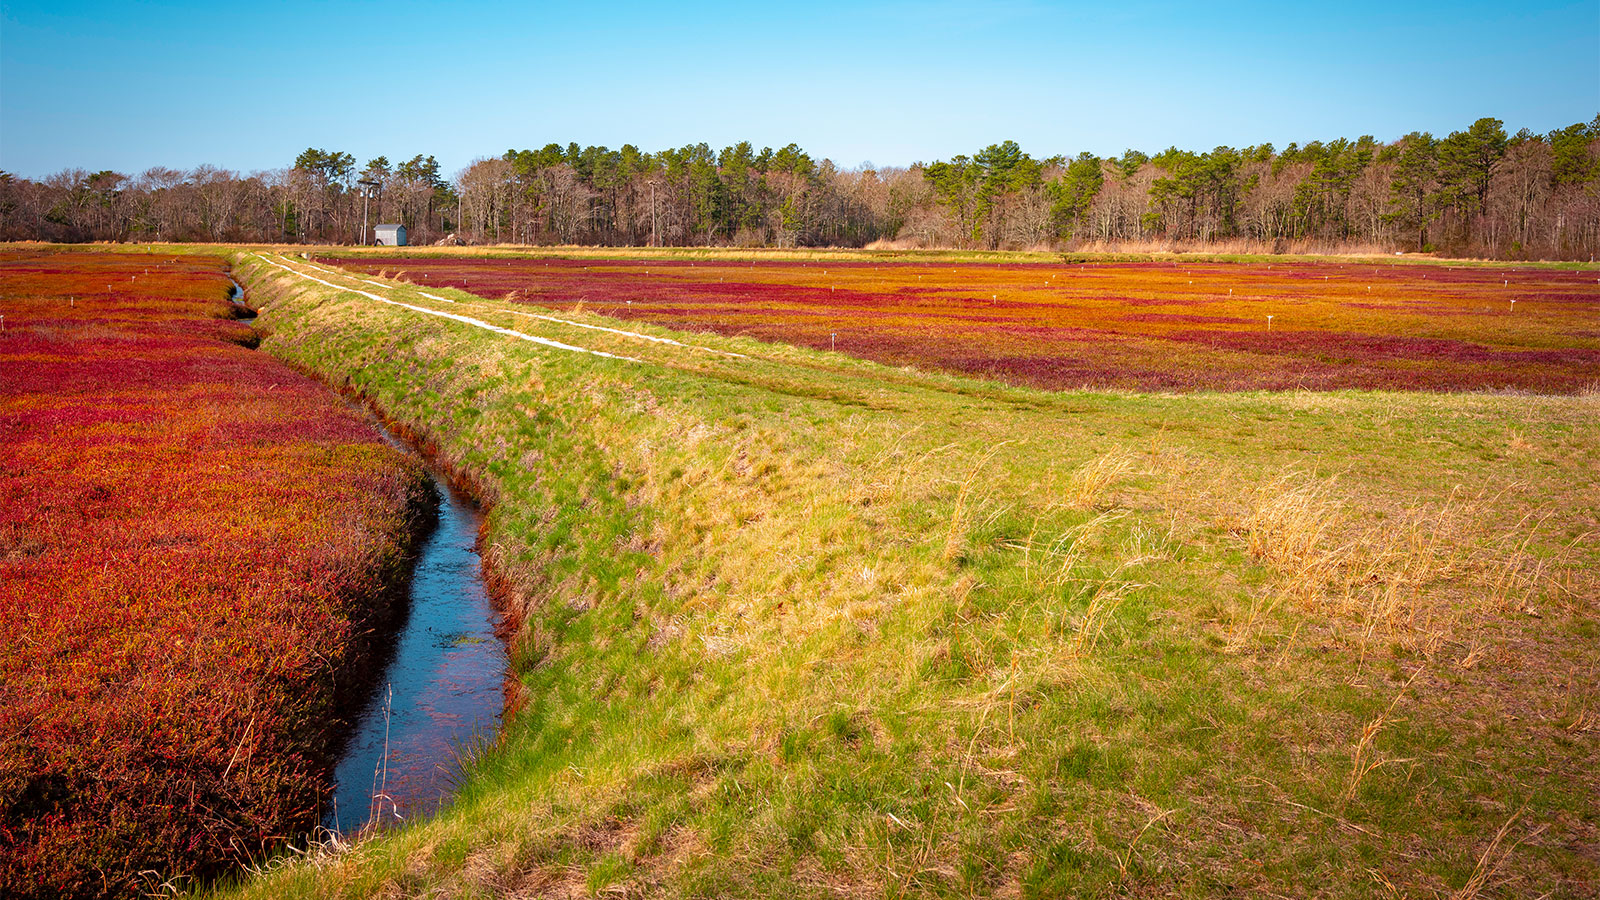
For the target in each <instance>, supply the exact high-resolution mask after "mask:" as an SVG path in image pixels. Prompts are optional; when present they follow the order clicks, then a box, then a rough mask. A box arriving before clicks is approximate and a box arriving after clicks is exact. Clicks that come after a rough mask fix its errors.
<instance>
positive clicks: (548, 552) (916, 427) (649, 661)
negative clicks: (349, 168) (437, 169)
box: [213, 255, 1600, 897]
mask: <svg viewBox="0 0 1600 900" xmlns="http://www.w3.org/2000/svg"><path fill="white" fill-rule="evenodd" d="M236 268H237V270H238V277H239V278H240V280H241V281H243V282H244V283H245V284H246V287H247V289H248V291H249V296H250V298H251V300H252V302H253V303H255V304H257V305H264V306H265V310H264V312H263V315H262V317H261V319H260V320H259V322H258V325H259V326H261V327H262V328H263V330H264V331H265V332H266V333H267V335H268V336H267V338H266V339H265V340H264V342H263V344H262V346H263V349H265V350H268V351H270V352H272V353H274V354H276V355H279V356H281V357H283V358H284V359H287V360H289V361H290V362H292V363H293V364H295V365H297V366H299V367H302V368H304V369H306V370H309V371H312V372H315V373H317V374H319V375H320V376H321V377H323V378H325V379H326V380H328V381H329V382H331V383H333V384H335V385H339V386H342V387H346V388H348V389H349V390H351V391H353V392H355V393H357V394H359V395H361V396H362V397H365V398H366V399H367V400H368V401H369V402H371V403H372V404H373V405H375V406H376V407H377V408H378V409H380V410H382V411H383V413H384V414H385V415H386V416H388V417H389V418H391V419H393V420H394V421H396V422H397V423H399V424H400V425H402V426H404V427H405V428H406V429H408V430H409V431H411V432H413V433H415V434H418V435H421V436H423V437H424V438H425V439H426V440H427V441H428V442H429V443H430V444H431V445H432V446H433V447H434V448H435V449H436V452H437V454H438V456H439V458H440V459H441V460H442V461H443V462H444V463H445V464H446V465H447V466H448V467H449V468H451V469H452V470H454V471H455V472H456V473H457V474H458V475H459V476H460V477H461V478H462V479H463V480H464V481H465V482H467V483H468V484H470V485H472V486H473V488H474V490H475V491H476V492H477V493H478V494H479V495H480V496H481V497H483V498H484V499H485V500H487V501H489V502H490V503H491V504H492V508H491V509H490V511H489V513H488V526H487V528H488V530H487V534H486V538H485V545H486V556H487V558H488V559H489V560H490V561H491V562H492V563H493V564H494V566H495V568H496V571H497V573H498V575H499V577H501V578H503V579H504V583H505V592H504V594H505V596H504V599H505V602H506V605H507V608H508V610H509V611H510V612H512V613H513V614H514V615H515V616H516V617H518V619H519V620H520V622H521V627H520V629H519V630H518V633H517V634H516V636H515V638H514V641H513V648H512V650H513V664H514V667H515V675H516V680H517V682H518V685H519V688H518V691H519V697H518V702H519V704H520V708H519V710H518V711H517V712H516V714H515V715H514V716H513V717H512V718H511V720H510V722H509V724H508V725H507V727H506V729H505V731H504V734H503V735H502V738H501V740H500V741H499V743H498V744H497V745H495V746H494V747H492V748H488V749H485V750H483V751H481V752H479V753H478V754H476V755H475V756H474V757H473V758H472V760H471V762H470V764H469V767H468V771H467V773H466V775H465V777H464V780H463V785H462V789H461V792H460V794H459V796H458V797H457V798H456V800H455V802H454V803H453V804H452V805H450V806H449V807H447V808H446V809H444V810H442V811H441V812H440V813H439V814H438V815H437V816H436V817H434V818H433V819H431V820H428V821H423V822H414V823H411V824H410V825H408V826H406V827H405V828H403V829H400V830H398V831H395V832H391V833H386V834H381V835H377V836H373V837H371V838H369V839H367V840H364V841H361V842H359V843H357V844H356V845H355V846H353V847H348V848H323V849H322V850H319V851H314V852H312V853H310V854H309V855H306V856H296V857H292V858H288V859H286V860H284V861H280V862H277V863H273V864H271V865H269V866H267V867H266V868H265V870H264V871H263V872H262V873H260V874H258V875H257V876H255V877H252V878H250V879H247V880H245V881H243V882H242V883H240V884H238V885H232V886H219V887H216V888H214V889H213V890H214V891H216V892H217V893H219V894H222V895H227V896H246V897H297V896H306V897H310V896H318V897H321V896H341V897H366V896H374V895H377V896H415V895H432V896H453V897H475V896H503V895H506V894H514V893H519V892H520V893H521V894H526V895H529V896H537V895H558V896H559V895H568V894H572V895H598V894H604V893H609V892H625V893H632V894H649V895H662V896H672V897H680V896H681V897H701V896H706V897H710V896H782V897H792V896H821V895H830V896H831V895H838V894H849V895H870V896H886V897H899V896H975V895H976V896H1016V895H1020V896H1148V895H1177V896H1218V895H1226V896H1262V895H1271V894H1279V895H1289V896H1318V897H1370V896H1383V895H1384V894H1385V892H1386V891H1388V890H1389V886H1393V888H1394V889H1395V890H1396V891H1397V892H1398V893H1399V894H1402V895H1406V896H1413V895H1414V896H1430V895H1438V896H1445V895H1449V894H1451V893H1452V892H1458V891H1465V892H1466V894H1464V896H1471V895H1473V894H1477V895H1480V896H1525V895H1541V894H1548V895H1550V896H1553V897H1580V896H1586V895H1590V893H1591V892H1592V890H1593V886H1594V884H1595V883H1596V881H1597V880H1600V864H1597V862H1596V860H1595V858H1594V856H1593V854H1592V853H1587V854H1586V853H1585V852H1584V851H1582V850H1581V849H1579V848H1582V847H1586V846H1587V847H1593V846H1595V844H1596V840H1597V825H1600V811H1597V809H1596V805H1595V802H1594V797H1595V796H1597V795H1600V776H1597V775H1596V772H1600V732H1597V730H1596V727H1597V726H1596V724H1595V716H1596V715H1597V714H1600V690H1597V688H1596V678H1595V672H1596V671H1597V669H1596V666H1597V663H1600V649H1597V641H1596V622H1597V621H1600V616H1597V615H1596V609H1595V599H1594V598H1595V597H1596V596H1597V595H1600V579H1597V578H1596V573H1597V571H1600V566H1597V564H1600V548H1597V544H1596V540H1595V534H1594V532H1595V529H1596V527H1597V523H1596V510H1597V509H1600V476H1597V473H1600V434H1597V429H1596V426H1595V424H1594V423H1595V421H1596V420H1597V417H1600V400H1597V398H1596V397H1594V396H1580V397H1564V398H1558V397H1538V396H1512V395H1409V394H1365V393H1336V394H1306V393H1295V394H1238V395H1217V394H1192V395H1182V396H1166V395H1149V394H1131V393H1087V392H1067V393H1046V392H1040V391H1033V390H1025V389H1018V388H1011V387H1007V386H1004V385H999V384H995V383H989V382H982V381H976V380H971V379H964V378H959V377H954V376H945V375H930V374H926V373H921V372H917V371H913V370H908V369H889V368H885V367H883V366H879V365H874V364H870V363H865V362H861V361H858V360H854V359H851V358H849V357H846V356H842V355H834V354H828V353H817V352H812V351H806V350H799V349H795V348H789V347H782V346H773V345H762V344H757V343H755V342H753V341H748V340H740V339H725V338H720V337H715V336H709V335H681V334H679V335H673V336H674V337H676V338H678V339H679V340H682V341H684V342H685V343H689V344H693V345H695V346H697V347H704V348H711V349H717V350H728V351H734V352H738V353H742V354H746V358H735V357H730V356H725V355H717V354H713V353H707V352H699V351H696V350H692V349H685V348H681V347H672V346H669V345H660V344H651V343H645V342H641V341H637V340H633V339H629V338H626V337H622V336H617V335H609V334H605V333H601V332H595V331H589V330H583V329H579V328H576V327H569V326H564V325H559V324H555V323H548V322H540V323H538V324H537V327H534V326H533V325H532V324H531V323H530V322H529V321H528V320H526V319H518V318H517V317H514V316H512V315H509V314H508V313H507V312H505V310H506V309H507V307H506V306H505V305H503V304H499V303H489V302H482V301H476V300H474V298H470V297H469V296H467V295H464V294H460V293H458V292H450V291H440V292H437V293H442V294H446V295H449V296H452V297H455V298H457V299H460V300H463V301H472V303H471V305H469V304H468V303H467V302H463V303H460V304H457V305H455V306H448V307H447V306H446V305H443V304H437V303H433V302H431V301H427V300H424V299H422V298H420V297H418V296H417V295H416V294H415V293H414V291H412V290H411V289H410V288H409V286H405V285H396V288H397V290H396V291H395V292H394V293H393V296H394V297H395V298H397V299H403V300H405V301H406V302H409V303H415V304H416V305H419V306H427V307H431V308H437V309H448V311H449V312H452V313H457V314H463V315H469V316H473V317H477V318H481V319H485V320H488V321H492V322H494V323H495V324H498V325H502V326H504V327H511V328H517V329H523V330H527V331H529V332H531V333H537V334H540V335H542V336H545V337H549V338H552V339H556V340H561V341H565V342H569V343H572V344H577V345H581V346H585V347H590V348H595V349H603V350H606V351H609V352H614V353H619V354H626V355H628V356H631V357H635V358H637V359H639V360H640V362H638V363H629V362H623V361H616V360H607V359H600V358H596V357H592V356H587V355H580V354H573V353H565V352H560V351H555V350H551V349H547V348H543V347H538V346H534V345H530V344H527V343H524V342H521V341H515V340H512V339H509V338H507V337H504V336H501V335H496V334H492V333H489V332H486V331H483V330H480V329H475V328H472V327H469V326H466V325H462V324H457V323H453V322H448V321H445V320H440V319H436V318H431V317H426V316H423V315H421V314H419V313H415V312H412V311H409V310H405V309H399V308H396V307H392V306H385V305H381V304H377V303H374V302H373V301H371V300H368V299H365V298H362V297H359V296H356V295H354V294H351V293H348V292H339V291H335V290H332V289H328V288H324V287H322V286H319V285H313V284H310V283H309V282H305V281H300V280H296V279H293V278H292V277H291V276H288V275H286V274H285V273H283V272H282V271H281V270H279V269H275V268H271V267H268V266H265V265H264V264H262V263H261V262H260V261H259V260H258V259H257V258H256V257H253V256H243V255H241V256H239V257H238V258H237V260H236ZM322 277H326V276H322ZM362 287H365V286H362ZM380 293H382V292H380ZM563 317H564V318H568V319H571V320H573V321H584V322H590V323H602V322H606V321H607V320H603V319H600V318H599V317H594V316H589V315H585V314H581V313H580V314H572V315H563ZM608 324H616V323H608ZM621 327H627V328H630V329H633V330H640V331H646V332H649V333H653V334H661V335H665V334H667V332H664V331H661V330H658V329H653V328H649V327H639V326H634V325H628V326H621ZM1364 736H1365V740H1363V738H1364ZM1502 829H1503V834H1502ZM1497 835H1501V837H1500V839H1499V840H1498V841H1497V840H1496V836H1497ZM1475 877H1476V878H1477V879H1478V880H1479V881H1481V884H1478V883H1477V882H1475V881H1474V878H1475Z"/></svg>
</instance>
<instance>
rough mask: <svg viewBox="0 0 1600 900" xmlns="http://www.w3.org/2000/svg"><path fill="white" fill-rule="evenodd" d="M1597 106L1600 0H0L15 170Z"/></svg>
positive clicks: (1436, 120)
mask: <svg viewBox="0 0 1600 900" xmlns="http://www.w3.org/2000/svg"><path fill="white" fill-rule="evenodd" d="M1597 113H1600V0H1580V2H1546V0H1529V2H1526V3H1522V4H1517V3H1503V2H1496V3H1477V2H1459V3H1442V2H1427V3H1404V2H1385V3H1375V2H1365V0H1358V2H1352V3H1337V4H1336V3H1324V4H1314V5H1302V4H1297V3H1293V2H1282V0H1279V2H1274V3H1265V2H1249V3H1221V2H1219V3H1205V4H1202V3H1191V4H1177V3H1160V2H1145V0H1132V2H1109V0H1097V2H1094V3H1042V2H1000V3H994V4H978V3H943V2H928V3H909V2H902V3H870V2H868V3H859V4H857V3H833V2H816V3H810V4H761V3H750V4H742V3H740V4H725V3H715V2H710V3H698V4H693V5H678V4H669V3H631V2H624V0H619V2H611V3H605V4H592V5H590V4H584V5H551V6H544V5H538V4H529V3H489V2H458V3H425V2H405V0H395V2H362V3H304V2H279V3H271V2H267V3H253V4H248V5H243V4H241V5H239V6H238V7H237V8H229V7H228V5H227V4H210V3H139V2H118V3H71V2H54V3H38V2H3V0H0V169H4V170H7V171H10V172H14V173H17V174H21V175H24V176H28V177H42V176H44V175H46V174H49V173H51V172H55V171H58V170H60V169H63V168H68V167H82V168H86V169H94V170H97V169H105V168H110V169H116V170H118V171H122V172H127V173H130V174H131V173H136V172H139V171H142V170H143V169H145V168H147V167H149V166H153V165H167V166H172V167H175V168H190V167H193V166H195V165H199V164H201V163H209V164H213V165H218V166H222V167H225V168H230V169H237V170H241V171H247V172H248V171H252V170H257V169H269V168H279V167H283V166H287V165H288V164H290V163H291V162H292V161H293V159H294V157H295V155H296V154H298V153H299V152H300V151H301V150H303V149H305V148H306V147H310V146H315V147H319V148H324V149H337V150H343V151H347V152H349V153H352V154H354V155H355V156H356V157H357V159H358V160H359V161H362V162H365V161H366V160H367V159H369V158H371V157H373V156H376V155H379V154H384V155H387V156H388V157H389V158H390V159H397V158H407V157H410V156H412V155H414V154H417V153H422V154H433V155H435V156H437V157H438V159H439V161H440V162H441V163H442V164H443V166H444V169H445V171H446V172H447V173H452V174H453V173H454V172H455V171H457V170H458V169H460V168H462V167H463V166H465V165H467V164H468V163H469V162H471V161H472V160H473V159H475V158H477V157H481V156H493V155H498V154H500V153H502V152H504V151H505V150H507V149H509V148H519V149H520V148H524V147H538V146H543V145H544V144H546V143H549V142H551V141H557V142H560V143H563V144H565V143H566V142H568V141H577V142H578V143H580V144H605V145H607V146H611V147H617V146H620V145H621V144H623V143H630V142H631V143H634V144H636V145H638V146H640V147H641V148H642V149H645V150H656V149H661V148H664V147H668V146H682V145H683V144H686V143H692V142H699V141H705V142H707V143H709V144H711V145H712V147H713V149H720V148H721V147H723V146H725V145H727V144H731V143H734V142H737V141H739V140H749V141H751V142H752V143H754V144H755V145H756V146H757V147H758V148H759V147H761V146H763V145H770V146H773V147H778V146H782V145H783V144H786V143H789V142H790V141H794V142H796V143H799V144H800V145H801V146H802V147H804V148H806V150H808V151H809V152H810V153H811V154H812V155H813V156H815V157H818V158H821V157H828V158H831V159H833V160H834V161H835V162H836V163H838V164H839V165H841V166H843V167H853V166H857V165H860V164H861V163H863V162H865V161H872V162H874V163H876V164H878V165H904V164H907V163H910V162H912V161H914V160H933V159H939V158H948V157H950V156H952V155H954V154H957V153H970V152H973V151H974V150H977V149H980V148H982V147H983V146H985V145H987V144H991V143H995V142H998V141H1001V140H1006V139H1011V140H1015V141H1017V142H1018V143H1020V144H1021V145H1022V147H1023V149H1024V150H1027V151H1028V152H1030V153H1032V154H1034V155H1035V156H1049V155H1052V154H1055V153H1076V152H1079V151H1082V150H1089V151H1092V152H1095V153H1099V154H1101V155H1108V154H1117V153H1120V152H1121V151H1122V150H1123V149H1125V148H1128V147H1135V148H1139V149H1142V150H1145V151H1147V152H1153V151H1157V150H1160V149H1162V148H1165V147H1167V146H1171V145H1176V146H1179V147H1183V148H1186V149H1193V150H1206V149H1210V148H1212V147H1214V146H1217V145H1219V144H1229V145H1233V146H1244V145H1247V144H1255V143H1260V142H1263V141H1271V142H1272V143H1274V144H1276V145H1277V146H1279V147H1282V146H1283V145H1285V144H1287V143H1289V142H1290V141H1301V142H1304V141H1307V140H1313V139H1324V140H1326V139H1330V138H1335V137H1341V136H1343V137H1350V138H1355V137H1357V136H1359V135H1362V134H1372V135H1374V136H1376V137H1378V138H1379V139H1383V140H1391V139H1394V138H1397V137H1399V136H1401V135H1402V134H1404V133H1406V132H1408V131H1412V130H1427V131H1432V132H1434V133H1436V134H1445V133H1448V132H1450V131H1454V130H1457V129H1461V128H1465V127H1466V126H1467V125H1469V124H1471V123H1472V121H1473V120H1475V119H1477V118H1479V117H1481V116H1494V117H1496V118H1499V119H1502V120H1504V121H1505V123H1506V126H1507V129H1508V130H1510V131H1516V130H1517V129H1518V128H1522V127H1527V128H1531V129H1533V130H1534V131H1548V130H1549V129H1551V128H1556V127H1561V126H1565V125H1569V124H1571V123H1573V122H1578V121H1587V120H1589V119H1591V118H1593V117H1594V116H1595V115H1596V114H1597Z"/></svg>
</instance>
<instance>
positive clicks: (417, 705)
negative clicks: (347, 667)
mask: <svg viewBox="0 0 1600 900" xmlns="http://www.w3.org/2000/svg"><path fill="white" fill-rule="evenodd" d="M386 434H387V433H386ZM389 439H390V440H391V441H395V440H396V439H395V438H393V436H389ZM396 443H398V441H396ZM429 474H430V475H431V476H432V478H433V482H434V485H435V488H436V490H438V492H439V501H440V502H439V520H438V524H437V525H436V526H435V527H434V529H433V530H432V532H431V533H429V534H428V535H427V536H426V538H425V539H424V540H423V542H422V544H421V545H420V547H419V548H418V553H417V562H416V568H415V569H414V570H413V572H412V576H411V583H410V584H409V585H408V588H407V590H408V594H409V596H408V598H407V603H406V608H405V610H404V612H403V614H402V615H403V618H402V620H401V622H400V625H399V628H398V631H397V632H396V635H395V639H394V645H393V646H394V652H393V655H392V656H390V657H389V658H388V662H387V665H385V667H384V670H383V672H382V674H380V675H379V676H378V678H377V679H376V690H375V691H374V692H373V695H372V697H371V698H370V699H369V700H368V701H367V703H366V705H365V706H364V707H363V708H362V710H361V712H360V715H359V716H358V717H357V718H356V721H355V728H354V729H353V731H352V733H351V735H350V739H349V743H348V744H347V745H346V746H345V750H344V753H343V755H342V756H341V757H340V758H339V761H338V763H337V765H336V766H335V768H334V773H333V780H334V791H333V802H332V803H331V804H330V805H329V808H328V810H327V813H326V814H325V815H324V817H323V823H322V824H323V827H325V828H328V829H329V830H332V831H336V832H340V833H343V834H348V833H351V832H355V831H359V830H361V829H362V828H364V827H367V826H368V825H378V826H382V825H393V824H397V823H398V822H400V821H403V820H406V819H410V818H413V817H415V816H418V815H426V814H427V813H429V812H432V811H433V810H434V809H435V808H436V807H437V806H438V805H439V804H440V803H441V802H442V801H443V800H445V798H447V797H448V796H449V795H450V793H451V791H452V789H453V787H454V782H453V779H454V775H455V773H456V772H457V771H458V764H457V760H458V754H459V753H460V752H461V751H462V750H463V749H464V748H465V747H466V746H468V745H469V744H470V743H471V742H472V741H474V740H478V739H481V738H484V737H487V736H490V735H492V734H494V733H495V731H496V730H497V728H498V726H499V722H500V716H501V714H502V713H503V712H504V710H505V677H506V652H505V645H504V644H503V643H502V642H501V640H500V638H499V637H498V636H497V635H496V634H495V630H494V622H495V612H494V609H493V607H492V605H491V604H490V602H489V594H488V591H487V590H486V589H485V588H484V583H483V560H482V559H481V558H480V557H479V556H478V552H477V550H476V549H475V542H476V540H477V537H478V526H479V524H480V522H481V521H482V516H481V515H480V514H479V512H478V509H477V506H476V505H475V504H474V503H473V502H472V500H471V498H469V497H467V496H466V495H465V494H463V493H461V492H460V491H457V490H456V489H455V488H454V487H452V486H451V485H450V482H449V481H448V480H447V479H445V478H444V476H443V475H442V474H441V473H439V472H437V471H435V470H433V469H432V468H430V469H429Z"/></svg>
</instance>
